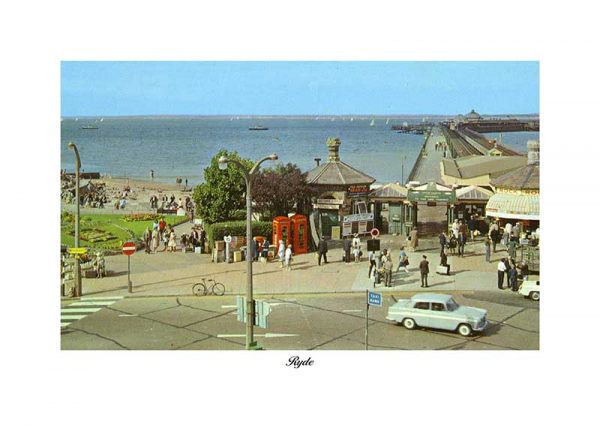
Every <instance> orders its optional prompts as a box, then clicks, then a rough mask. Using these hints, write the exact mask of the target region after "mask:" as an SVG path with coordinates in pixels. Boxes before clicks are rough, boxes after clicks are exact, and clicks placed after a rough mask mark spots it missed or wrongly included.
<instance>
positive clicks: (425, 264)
mask: <svg viewBox="0 0 600 425" xmlns="http://www.w3.org/2000/svg"><path fill="white" fill-rule="evenodd" d="M419 270H420V271H421V288H427V287H428V283H427V275H428V274H429V261H427V256H426V255H424V256H423V259H422V260H421V262H420V263H419Z"/></svg>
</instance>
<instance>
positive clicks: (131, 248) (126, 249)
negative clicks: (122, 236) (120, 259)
mask: <svg viewBox="0 0 600 425" xmlns="http://www.w3.org/2000/svg"><path fill="white" fill-rule="evenodd" d="M123 254H125V255H132V254H135V242H125V243H124V244H123Z"/></svg>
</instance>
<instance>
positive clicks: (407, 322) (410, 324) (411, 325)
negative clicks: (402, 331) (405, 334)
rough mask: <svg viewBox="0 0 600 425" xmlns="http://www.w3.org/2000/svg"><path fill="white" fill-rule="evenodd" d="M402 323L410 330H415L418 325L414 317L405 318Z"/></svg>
mask: <svg viewBox="0 0 600 425" xmlns="http://www.w3.org/2000/svg"><path fill="white" fill-rule="evenodd" d="M402 323H403V325H404V327H405V328H406V329H409V330H413V329H414V328H415V327H416V326H417V324H416V323H415V321H414V320H413V319H404V322H402Z"/></svg>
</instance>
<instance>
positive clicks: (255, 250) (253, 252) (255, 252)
mask: <svg viewBox="0 0 600 425" xmlns="http://www.w3.org/2000/svg"><path fill="white" fill-rule="evenodd" d="M250 248H251V251H250V252H251V255H252V261H257V260H258V242H256V237H253V238H252V242H250Z"/></svg>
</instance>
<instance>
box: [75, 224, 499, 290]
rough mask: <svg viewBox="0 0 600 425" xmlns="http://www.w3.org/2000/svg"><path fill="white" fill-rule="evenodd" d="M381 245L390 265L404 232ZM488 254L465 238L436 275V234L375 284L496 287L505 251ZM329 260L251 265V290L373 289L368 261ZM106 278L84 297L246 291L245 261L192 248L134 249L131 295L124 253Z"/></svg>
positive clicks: (335, 252) (110, 264) (90, 283)
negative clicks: (195, 288)
mask: <svg viewBox="0 0 600 425" xmlns="http://www.w3.org/2000/svg"><path fill="white" fill-rule="evenodd" d="M190 228H191V224H190V223H183V224H181V225H179V226H177V227H176V233H177V234H178V235H181V234H182V233H186V232H189V231H190ZM380 239H381V247H382V249H383V248H387V249H388V250H391V252H392V259H393V262H394V264H395V265H394V268H395V267H396V265H397V262H398V253H399V248H400V246H406V245H407V244H406V241H405V239H404V237H402V236H394V235H383V236H382V237H380ZM499 248H500V249H503V251H500V252H498V253H496V254H493V255H492V262H491V263H486V262H485V259H484V255H483V239H482V238H479V239H478V240H476V241H475V242H469V243H468V244H467V246H466V249H465V256H464V257H458V256H455V255H449V256H448V263H449V264H450V267H451V273H450V276H446V275H438V274H436V273H435V268H436V266H437V265H438V264H439V245H438V241H437V237H433V238H431V239H420V240H419V248H418V250H417V251H416V252H409V251H407V254H408V257H409V261H410V265H409V267H408V271H409V273H406V272H404V271H399V272H394V274H393V276H392V287H391V288H385V287H383V285H378V286H377V288H375V290H377V291H381V292H415V291H435V292H439V291H461V290H469V291H491V290H495V289H496V279H497V278H496V263H497V260H499V259H500V258H502V257H503V256H505V255H506V252H505V250H504V248H503V247H501V246H499ZM423 255H427V257H428V260H429V269H430V274H429V288H421V287H420V285H421V282H420V273H419V269H418V265H419V262H420V261H421V259H422V256H423ZM327 257H328V260H329V262H328V263H327V264H322V265H321V266H319V265H317V258H316V255H315V253H308V254H303V255H297V256H295V257H294V260H293V263H292V269H291V270H285V269H283V268H281V267H280V263H279V262H278V261H270V262H268V263H261V262H254V263H253V291H254V294H256V295H260V294H294V293H356V292H364V291H365V290H366V289H373V282H372V281H371V280H370V279H368V269H369V261H368V260H367V258H365V257H366V256H365V257H363V259H362V261H361V262H359V263H354V262H352V263H344V262H342V261H341V258H342V250H341V249H330V250H329V252H328V255H327ZM106 269H107V270H108V271H109V276H107V277H104V278H101V279H95V278H92V279H85V278H84V279H83V280H82V287H83V295H84V296H104V297H106V296H123V297H149V296H182V295H192V285H193V284H194V283H196V282H200V281H202V279H203V278H204V279H207V280H208V279H215V280H216V281H218V282H221V283H223V284H224V285H225V295H237V294H245V293H246V263H245V262H244V261H243V262H238V263H229V264H227V263H223V262H221V263H213V262H212V261H211V256H210V255H207V254H195V253H191V252H187V253H183V252H181V251H179V252H157V253H156V254H146V253H145V252H144V251H138V252H136V253H135V254H134V255H132V256H131V281H132V284H133V291H132V293H128V291H127V286H128V285H127V256H125V255H115V256H107V257H106Z"/></svg>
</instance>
